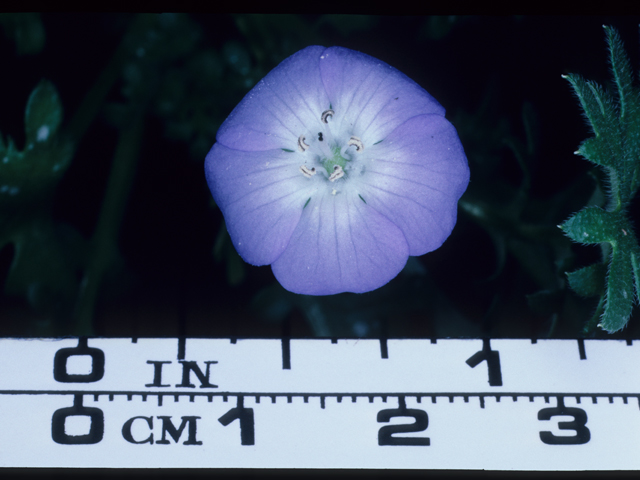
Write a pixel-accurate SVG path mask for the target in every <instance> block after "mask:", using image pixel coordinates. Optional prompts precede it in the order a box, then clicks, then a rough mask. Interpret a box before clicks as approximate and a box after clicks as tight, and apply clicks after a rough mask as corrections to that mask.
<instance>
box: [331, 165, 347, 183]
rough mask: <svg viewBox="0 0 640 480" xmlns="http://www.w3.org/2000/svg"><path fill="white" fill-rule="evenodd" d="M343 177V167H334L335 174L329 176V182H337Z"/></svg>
mask: <svg viewBox="0 0 640 480" xmlns="http://www.w3.org/2000/svg"><path fill="white" fill-rule="evenodd" d="M342 177H344V170H342V167H341V166H340V165H334V166H333V173H332V174H331V176H329V181H330V182H335V181H336V180H338V179H339V178H342Z"/></svg>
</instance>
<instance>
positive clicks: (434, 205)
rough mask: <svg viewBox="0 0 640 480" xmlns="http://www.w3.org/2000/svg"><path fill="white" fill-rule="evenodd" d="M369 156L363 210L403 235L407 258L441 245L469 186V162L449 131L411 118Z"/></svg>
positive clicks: (437, 120) (437, 119)
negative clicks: (374, 213)
mask: <svg viewBox="0 0 640 480" xmlns="http://www.w3.org/2000/svg"><path fill="white" fill-rule="evenodd" d="M374 149H375V150H374ZM369 154H370V155H372V158H371V160H370V162H371V163H370V164H369V165H368V166H367V167H366V168H367V170H366V175H363V176H362V180H361V183H360V188H361V189H362V192H361V193H362V196H363V198H364V199H365V200H366V202H367V205H370V206H371V207H372V208H374V209H375V210H377V211H378V212H379V213H381V214H382V215H384V216H385V217H387V218H388V219H390V220H391V221H392V222H394V223H395V224H396V225H397V226H398V227H399V228H400V229H401V230H402V232H403V233H404V235H405V237H406V239H407V243H408V244H409V254H410V255H412V256H418V255H423V254H425V253H427V252H430V251H432V250H435V249H436V248H438V247H439V246H440V245H442V243H443V242H444V241H445V240H446V238H447V237H448V236H449V234H450V233H451V231H452V230H453V227H454V225H455V223H456V214H457V204H458V200H459V199H460V197H461V196H462V194H463V193H464V191H465V190H466V188H467V185H468V183H469V167H468V165H467V158H466V156H465V154H464V150H463V148H462V144H461V143H460V140H459V139H458V135H457V133H456V130H455V128H454V127H453V125H451V123H449V122H448V121H447V120H446V119H445V118H444V117H442V116H440V115H419V116H417V117H413V118H411V119H410V120H408V121H407V122H405V123H404V124H402V125H401V126H399V127H398V128H396V129H395V130H394V131H393V132H392V133H390V134H389V135H388V136H387V138H386V139H385V140H384V141H383V142H382V143H380V144H378V145H375V146H374V147H373V148H372V149H370V150H369Z"/></svg>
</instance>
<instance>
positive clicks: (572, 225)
mask: <svg viewBox="0 0 640 480" xmlns="http://www.w3.org/2000/svg"><path fill="white" fill-rule="evenodd" d="M618 227H619V219H618V218H617V216H616V215H612V214H611V213H610V212H607V211H605V210H603V209H602V208H600V207H587V208H584V209H582V210H580V211H579V212H578V213H576V214H575V215H574V216H572V217H571V218H569V219H568V220H567V221H565V222H564V223H563V224H562V225H560V228H561V229H562V230H563V231H564V232H565V234H566V235H567V236H568V237H569V238H570V239H571V240H573V241H574V242H578V243H583V244H585V245H593V244H597V243H602V242H614V241H615V239H616V236H617V232H616V229H617V228H618Z"/></svg>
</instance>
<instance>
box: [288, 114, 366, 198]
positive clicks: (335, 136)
mask: <svg viewBox="0 0 640 480" xmlns="http://www.w3.org/2000/svg"><path fill="white" fill-rule="evenodd" d="M334 115H335V112H334V111H333V110H332V109H331V108H329V109H328V110H325V111H324V112H322V115H320V121H321V122H322V123H321V125H320V127H319V128H318V130H317V131H315V130H314V131H309V132H304V133H302V134H301V135H300V136H299V137H298V152H300V153H299V154H300V156H301V158H302V159H303V161H304V164H302V165H300V173H301V174H302V175H304V176H305V177H306V178H309V179H311V178H312V177H313V176H314V175H316V173H321V175H320V177H316V178H322V179H324V181H326V182H328V187H329V191H330V193H331V194H332V195H336V194H337V193H340V184H341V182H346V181H348V179H349V176H350V175H356V174H361V173H362V172H363V171H364V168H363V165H362V160H363V158H362V157H360V154H361V153H362V152H363V151H364V149H365V145H364V143H363V142H362V140H360V138H358V137H356V136H355V135H351V134H350V133H346V132H337V131H335V126H334V130H332V128H331V124H332V121H333V117H334ZM287 151H292V150H287ZM314 180H315V179H314ZM360 198H361V199H362V197H360ZM363 201H364V199H363Z"/></svg>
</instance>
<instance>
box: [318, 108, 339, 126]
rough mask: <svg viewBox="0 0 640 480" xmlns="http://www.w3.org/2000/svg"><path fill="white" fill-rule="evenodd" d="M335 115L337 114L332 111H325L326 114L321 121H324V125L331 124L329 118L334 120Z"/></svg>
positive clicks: (323, 114) (323, 113)
mask: <svg viewBox="0 0 640 480" xmlns="http://www.w3.org/2000/svg"><path fill="white" fill-rule="evenodd" d="M334 113H335V112H334V111H333V110H331V109H329V110H325V111H324V112H322V116H321V117H320V119H321V120H322V122H323V123H329V117H332V118H333V114H334Z"/></svg>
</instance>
